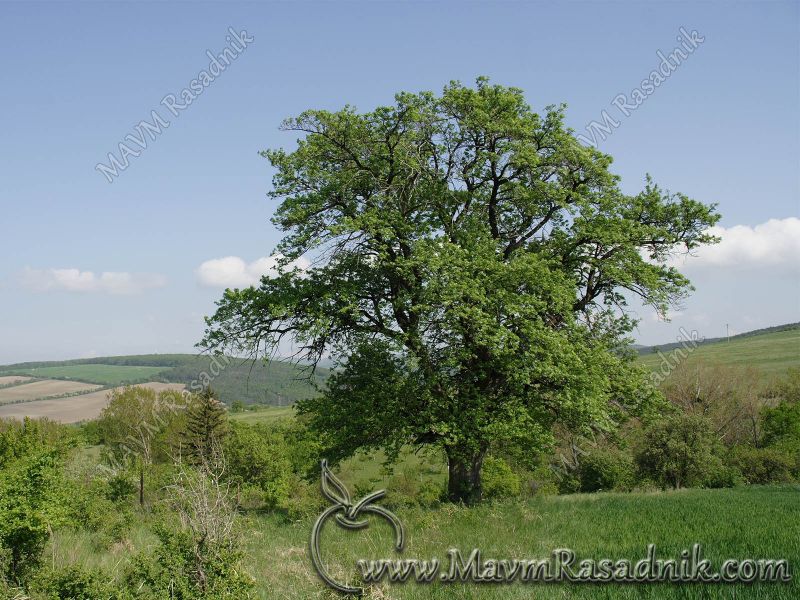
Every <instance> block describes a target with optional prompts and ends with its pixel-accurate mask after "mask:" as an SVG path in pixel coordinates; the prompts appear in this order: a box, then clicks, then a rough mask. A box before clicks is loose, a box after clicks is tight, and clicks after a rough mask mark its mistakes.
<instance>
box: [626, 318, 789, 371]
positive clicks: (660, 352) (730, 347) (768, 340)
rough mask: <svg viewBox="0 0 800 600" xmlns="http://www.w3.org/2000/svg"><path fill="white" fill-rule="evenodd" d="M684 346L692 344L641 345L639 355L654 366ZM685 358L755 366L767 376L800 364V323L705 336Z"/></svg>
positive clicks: (688, 346)
mask: <svg viewBox="0 0 800 600" xmlns="http://www.w3.org/2000/svg"><path fill="white" fill-rule="evenodd" d="M684 347H686V348H690V347H691V345H690V344H688V343H687V344H682V343H671V344H664V345H661V346H649V347H645V348H640V349H639V350H638V352H639V359H640V360H641V361H642V362H643V363H644V364H645V365H647V366H649V367H651V368H654V369H655V368H657V367H658V366H659V365H660V364H661V363H662V361H663V360H664V357H665V356H666V357H669V355H670V353H672V352H674V351H675V350H676V349H677V348H681V349H682V348H684ZM687 360H703V361H706V362H709V363H713V364H720V365H726V366H748V367H756V368H758V369H759V370H760V371H761V372H762V373H763V374H764V375H766V376H772V375H776V374H779V373H781V372H783V371H785V370H786V369H789V368H791V367H800V323H791V324H788V325H780V326H777V327H770V328H767V329H760V330H756V331H750V332H747V333H742V334H739V335H736V336H731V338H730V340H727V339H726V338H714V339H707V340H704V341H703V342H702V343H700V344H698V345H697V347H696V348H695V349H694V350H692V352H691V353H690V356H689V358H688V359H687Z"/></svg>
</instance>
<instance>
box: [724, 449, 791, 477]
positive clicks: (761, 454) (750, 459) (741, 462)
mask: <svg viewBox="0 0 800 600" xmlns="http://www.w3.org/2000/svg"><path fill="white" fill-rule="evenodd" d="M729 462H730V464H731V465H732V466H735V467H736V468H738V469H739V471H740V472H741V474H742V476H743V477H744V479H745V481H746V482H747V483H761V484H764V483H787V482H790V481H793V480H794V477H793V476H792V472H793V471H794V469H795V468H796V463H795V458H794V456H793V455H792V454H790V453H789V452H786V451H784V450H781V449H779V448H752V447H750V446H737V447H736V448H734V449H733V450H732V451H731V455H730V457H729Z"/></svg>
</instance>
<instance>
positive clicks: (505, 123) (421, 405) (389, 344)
mask: <svg viewBox="0 0 800 600" xmlns="http://www.w3.org/2000/svg"><path fill="white" fill-rule="evenodd" d="M564 110H565V109H564V107H563V106H559V107H553V106H551V107H547V108H546V109H545V111H544V113H543V114H542V115H539V114H537V113H535V112H534V111H533V110H532V109H531V108H530V106H528V104H527V103H526V102H525V99H524V97H523V94H522V92H521V90H519V89H516V88H508V87H503V86H499V85H492V84H490V83H489V82H488V81H487V80H486V79H483V78H482V79H479V80H478V81H477V84H476V86H475V87H469V86H464V85H462V84H460V83H457V82H453V83H451V84H450V85H448V86H447V87H445V88H444V90H443V92H442V94H441V95H436V94H433V93H431V92H422V93H399V94H397V96H396V98H395V103H394V104H393V105H392V106H385V107H379V108H376V109H375V110H373V111H370V112H366V113H360V112H358V111H356V110H355V109H354V108H352V107H349V106H348V107H345V108H344V109H342V110H339V111H336V112H329V111H322V110H309V111H306V112H304V113H302V114H301V115H299V116H298V117H296V118H292V119H288V120H286V121H285V122H284V124H283V128H284V129H285V130H287V131H293V132H297V133H299V134H300V135H301V138H300V139H299V140H298V142H297V147H296V149H294V150H292V151H286V150H281V149H278V150H268V151H266V152H264V153H263V155H264V156H265V157H266V158H267V159H268V160H269V161H270V163H271V164H272V165H273V167H274V168H275V169H276V174H275V176H274V188H273V190H272V191H271V192H270V196H271V197H272V198H275V199H278V200H280V205H279V206H278V208H277V211H276V213H275V216H274V219H273V222H274V224H275V225H276V226H277V227H278V228H279V229H280V230H282V231H283V232H284V233H285V236H284V238H283V240H282V241H281V243H280V244H279V246H278V248H277V249H276V251H277V253H279V255H280V257H281V261H280V264H281V265H282V269H281V270H280V272H279V273H278V274H277V275H274V276H265V277H264V278H262V280H261V283H260V285H259V286H257V287H250V288H246V289H233V290H231V289H229V290H226V291H225V293H224V296H223V297H222V299H221V300H220V301H219V302H218V307H217V310H216V313H215V314H214V315H213V316H212V317H210V318H208V319H207V324H208V327H207V330H206V334H205V336H204V339H203V341H202V342H201V344H202V345H204V346H206V347H208V348H213V349H216V350H220V351H221V350H229V351H233V352H237V353H243V352H244V353H249V354H250V355H253V356H262V355H269V354H271V353H274V352H277V351H278V348H279V344H281V341H282V340H283V339H284V338H287V337H288V338H289V339H291V340H292V342H293V344H294V347H295V348H296V349H297V352H296V354H295V355H294V358H298V359H299V358H303V359H308V360H311V361H312V362H313V363H316V362H317V361H319V360H320V359H321V358H322V357H324V356H326V355H330V356H332V357H334V358H335V359H337V361H338V365H339V368H338V369H337V370H336V371H335V373H334V374H333V376H332V377H331V379H330V380H329V381H328V384H327V386H326V389H325V391H324V393H323V394H322V395H321V396H320V397H318V398H314V399H311V400H307V401H303V402H301V403H300V410H301V411H302V412H304V413H307V414H309V415H310V422H311V425H312V427H314V428H315V429H317V430H318V431H319V432H320V433H321V435H322V439H323V441H324V444H325V446H326V448H327V454H328V456H329V458H331V459H333V460H336V459H341V458H343V457H346V456H348V455H350V454H352V453H354V452H356V451H358V450H365V449H373V448H384V449H386V450H388V451H389V452H390V454H391V453H392V452H396V451H398V450H399V449H400V448H401V447H402V446H404V445H407V444H414V445H419V444H435V445H437V446H438V447H440V448H442V449H443V450H444V452H445V453H446V455H447V459H448V463H449V474H450V478H449V487H448V494H449V497H450V498H451V499H453V500H461V501H466V502H471V501H474V500H477V499H479V498H480V494H481V487H480V468H481V464H482V461H483V458H484V457H485V456H486V454H487V452H489V451H492V450H493V449H496V448H503V447H507V448H516V449H523V451H528V452H531V453H533V452H535V451H536V450H537V449H538V448H540V447H542V446H543V445H544V444H546V443H547V440H548V436H549V432H550V431H551V428H552V426H553V425H554V424H555V423H557V422H558V423H561V424H564V425H567V426H569V427H574V428H581V427H587V426H597V427H603V426H604V424H608V423H610V422H611V417H612V416H613V414H614V412H615V411H623V410H632V409H636V408H638V407H640V406H641V404H642V403H643V402H646V400H647V399H648V398H651V397H652V396H653V390H651V389H649V387H648V386H647V384H646V383H645V381H644V378H643V376H642V373H641V371H639V370H638V369H637V368H636V367H634V366H633V364H632V362H631V361H630V359H629V357H628V356H626V353H625V351H624V348H625V345H626V340H625V335H626V334H627V333H628V332H629V331H630V330H631V328H632V326H633V324H634V320H633V319H632V318H631V317H630V316H629V314H628V312H627V310H626V309H627V300H628V298H630V297H633V296H638V297H639V298H641V300H642V301H643V302H644V303H646V304H648V305H650V306H652V307H654V308H655V309H656V310H658V311H660V312H662V313H665V312H666V310H667V309H668V308H669V307H670V306H671V305H673V304H675V303H677V302H679V301H680V300H681V299H682V298H683V297H684V296H685V295H686V294H687V293H688V291H689V290H690V289H691V288H690V285H689V281H688V280H687V279H686V278H685V277H684V276H683V275H681V274H680V273H679V272H678V271H677V270H676V269H675V268H673V267H672V266H670V264H669V258H670V257H671V256H672V255H673V254H674V253H676V252H681V251H683V252H686V251H690V250H691V249H693V248H695V247H696V246H697V245H699V244H703V243H710V242H713V241H714V238H712V237H711V236H710V235H708V234H707V233H705V232H706V230H707V228H708V227H709V226H711V225H713V224H714V223H715V222H716V221H717V220H718V218H719V217H718V215H716V214H715V211H714V207H713V206H707V205H704V204H702V203H700V202H696V201H694V200H692V199H690V198H688V197H686V196H685V195H683V194H672V193H669V192H666V191H664V190H662V189H661V188H660V187H658V186H657V185H656V184H654V183H653V182H652V181H651V179H650V178H649V177H648V179H647V181H646V184H645V187H644V189H643V191H641V192H640V193H638V194H634V195H629V194H625V193H623V192H622V190H621V189H620V185H619V178H618V177H617V176H616V175H614V174H612V173H611V171H610V170H609V168H610V165H611V157H610V156H608V155H606V154H604V153H602V152H600V151H598V150H597V149H595V148H591V147H584V146H583V145H581V144H580V143H579V142H578V140H577V139H576V137H575V135H574V134H573V132H572V131H571V130H570V129H569V128H568V127H566V126H565V124H564ZM301 257H305V258H306V259H308V260H309V261H310V266H309V267H308V268H305V269H301V268H299V267H298V266H297V265H298V263H297V262H295V261H297V260H298V259H300V258H301Z"/></svg>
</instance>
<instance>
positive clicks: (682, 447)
mask: <svg viewBox="0 0 800 600" xmlns="http://www.w3.org/2000/svg"><path fill="white" fill-rule="evenodd" d="M637 462H638V464H639V468H640V469H641V472H642V474H643V475H644V476H645V477H647V478H650V479H652V480H653V481H655V482H656V483H659V484H661V485H662V486H664V487H672V488H675V489H677V488H682V487H695V486H702V485H704V484H705V483H706V482H707V481H708V479H709V478H710V477H711V476H712V475H714V473H715V472H716V471H718V470H719V469H720V468H721V466H722V461H721V458H720V455H719V440H718V439H717V437H716V435H715V434H714V431H713V429H712V427H711V424H710V422H709V421H708V420H707V419H705V418H703V417H700V416H697V415H688V414H677V415H671V416H669V417H666V418H663V419H660V420H659V421H657V422H655V423H653V424H651V425H650V426H649V427H648V428H647V429H646V431H645V434H644V438H643V441H642V446H641V448H640V450H639V452H638V455H637Z"/></svg>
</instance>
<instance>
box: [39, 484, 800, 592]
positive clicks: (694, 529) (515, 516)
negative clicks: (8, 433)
mask: <svg viewBox="0 0 800 600" xmlns="http://www.w3.org/2000/svg"><path fill="white" fill-rule="evenodd" d="M395 512H396V514H397V516H398V517H399V518H400V519H401V521H402V522H403V523H404V526H405V528H406V531H407V543H406V549H405V551H404V552H403V554H402V556H403V557H405V558H420V559H430V558H433V557H437V558H440V559H442V560H443V561H445V564H447V563H446V560H447V559H446V556H447V554H446V553H447V550H448V549H449V548H451V547H455V548H458V549H459V550H461V551H462V553H466V554H468V553H469V552H471V550H472V549H473V548H480V549H481V551H482V553H483V557H484V558H492V557H494V558H500V559H501V558H508V559H514V558H519V559H531V558H547V557H549V556H550V553H551V552H552V551H553V550H554V549H556V548H570V549H571V550H573V551H575V553H576V555H577V557H578V560H580V559H581V558H595V559H601V558H609V559H614V560H617V559H629V560H633V561H635V560H638V559H640V558H642V557H643V556H644V555H645V553H646V545H647V544H648V543H653V544H655V545H656V549H657V556H660V557H662V558H673V557H674V558H678V557H679V554H680V552H681V551H682V550H684V549H687V548H690V547H691V545H692V544H693V543H700V544H702V546H703V550H704V552H703V554H704V557H706V558H708V559H710V560H711V562H712V565H713V567H714V568H715V569H716V568H718V567H719V566H720V564H721V562H722V561H723V560H725V559H728V558H734V559H745V558H753V559H759V558H772V559H786V560H787V561H788V562H789V565H790V569H791V572H792V575H793V577H794V578H795V580H793V581H792V582H791V583H788V584H787V583H782V584H781V583H769V584H767V583H759V584H712V585H697V584H684V585H674V584H646V585H641V584H625V585H620V584H615V585H607V584H603V585H598V584H563V583H559V584H540V583H528V584H513V585H497V584H480V585H479V584H460V583H459V584H432V585H425V584H415V583H405V584H386V583H384V584H380V585H378V586H376V587H374V588H372V589H370V590H369V591H368V593H367V594H366V595H365V597H366V598H373V599H378V598H380V599H390V598H391V599H396V600H416V599H419V600H422V599H428V598H430V599H442V600H446V599H451V598H456V599H475V600H483V599H497V600H500V599H503V600H505V599H511V600H514V599H519V600H522V599H529V598H542V599H548V600H549V599H557V598H558V599H561V598H585V599H599V598H624V599H631V600H633V599H638V598H651V599H662V598H663V599H679V598H697V599H701V598H702V599H706V598H764V599H767V598H775V599H786V600H789V599H793V598H798V597H800V584H798V582H797V580H796V576H795V571H796V569H797V566H798V565H800V486H774V487H748V488H734V489H725V490H681V491H675V492H655V493H631V494H614V493H599V494H590V495H587V494H576V495H569V496H544V497H537V498H534V499H530V500H526V501H517V502H507V503H499V504H486V505H482V506H479V507H476V508H470V509H467V508H461V507H458V506H455V505H449V504H448V505H443V506H442V507H440V508H438V509H419V508H414V509H403V508H398V509H397V510H396V511H395ZM313 520H314V518H313V517H309V518H306V519H303V520H301V521H298V522H295V523H288V522H286V520H285V519H282V518H281V517H279V516H277V515H274V514H273V515H261V514H248V515H245V516H244V517H243V523H242V525H243V527H244V530H245V533H246V535H245V540H246V565H247V569H248V572H249V573H250V574H251V575H252V576H253V577H254V578H255V581H256V589H257V597H258V598H261V599H264V600H273V599H275V598H282V599H287V600H293V599H297V600H307V599H315V598H316V599H325V598H337V597H340V596H336V595H335V594H333V593H332V592H330V591H329V590H328V589H327V588H325V587H324V586H323V585H322V584H321V583H320V581H319V580H318V578H317V577H316V574H315V572H314V570H313V568H312V566H311V563H310V560H309V557H308V550H307V547H308V540H309V535H310V531H311V526H312V523H313ZM152 542H153V538H152V535H151V534H150V533H149V531H148V529H147V526H141V527H138V528H137V529H135V530H134V531H133V533H132V534H131V536H130V539H129V541H128V542H127V543H126V545H127V547H128V549H130V550H132V551H136V550H140V549H142V548H144V547H146V546H147V545H149V544H151V543H152ZM91 545H92V544H91V538H90V536H89V535H88V534H85V533H82V534H70V533H68V532H61V533H59V534H58V535H56V536H55V538H54V540H53V542H52V543H51V548H49V549H48V550H47V551H46V555H47V556H53V558H54V559H55V560H56V562H58V563H61V562H62V561H64V562H84V563H87V564H91V565H101V566H103V567H105V568H106V569H110V570H114V571H116V572H119V569H120V567H121V566H122V565H123V564H124V562H125V561H126V560H128V558H126V557H127V555H128V552H123V553H120V552H119V549H116V550H115V549H112V550H111V551H106V552H104V553H96V552H92V551H91V550H90V548H91ZM322 552H323V556H324V557H326V560H329V564H328V567H329V569H330V570H331V572H333V573H335V574H336V575H337V577H338V576H344V577H349V576H351V575H353V574H354V573H355V569H354V564H355V562H354V561H355V560H356V559H358V558H361V557H363V558H372V559H377V558H394V557H397V556H399V555H397V554H395V553H394V552H393V550H392V542H391V529H390V528H389V527H388V526H386V525H385V524H384V523H383V521H382V520H380V519H371V522H370V526H369V527H368V528H367V529H364V530H361V531H357V532H354V531H345V530H343V529H340V528H338V527H336V526H335V525H328V526H326V528H325V529H324V531H323V543H322ZM351 581H352V582H355V580H352V579H351Z"/></svg>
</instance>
